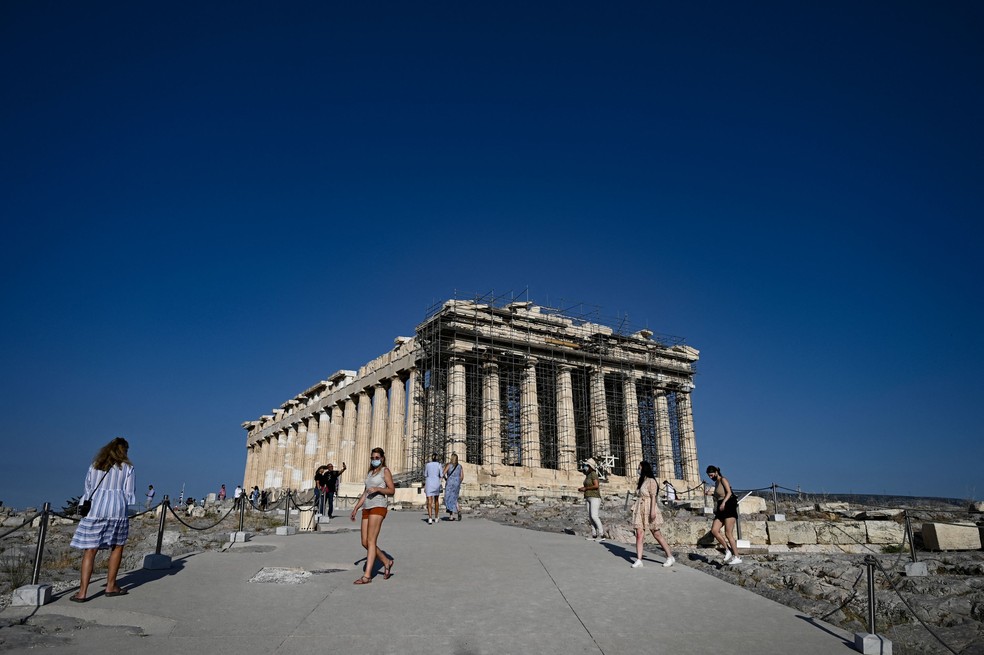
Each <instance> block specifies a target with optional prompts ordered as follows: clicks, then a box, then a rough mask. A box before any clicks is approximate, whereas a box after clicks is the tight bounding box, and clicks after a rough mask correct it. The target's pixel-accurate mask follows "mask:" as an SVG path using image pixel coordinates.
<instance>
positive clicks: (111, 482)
mask: <svg viewBox="0 0 984 655" xmlns="http://www.w3.org/2000/svg"><path fill="white" fill-rule="evenodd" d="M103 475H105V476H106V478H105V479H103ZM100 480H102V482H100ZM97 485H98V487H99V488H98V489H97V488H96V486H97ZM134 489H135V483H134V480H133V467H132V466H130V465H129V464H117V465H116V466H114V467H112V468H110V469H109V470H108V471H100V470H98V469H95V468H93V467H92V466H90V467H89V472H88V473H86V474H85V492H84V493H83V494H82V497H81V499H79V503H80V504H81V503H82V502H84V501H85V500H86V499H89V498H91V499H92V509H91V510H90V511H89V515H88V516H86V517H84V518H83V519H82V520H81V521H80V522H79V527H78V528H76V529H75V536H73V537H72V547H73V548H83V549H85V548H103V549H104V548H111V547H113V546H122V545H124V544H125V543H126V540H127V537H129V536H130V519H129V518H128V517H127V512H126V508H127V505H132V504H134V503H136V502H137V498H136V496H135V495H134Z"/></svg>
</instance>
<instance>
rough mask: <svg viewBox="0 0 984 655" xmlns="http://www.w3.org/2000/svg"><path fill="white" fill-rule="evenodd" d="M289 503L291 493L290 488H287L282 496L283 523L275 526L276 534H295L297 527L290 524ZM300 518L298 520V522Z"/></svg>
mask: <svg viewBox="0 0 984 655" xmlns="http://www.w3.org/2000/svg"><path fill="white" fill-rule="evenodd" d="M290 503H291V493H290V489H288V490H287V496H286V497H285V498H284V524H283V525H282V526H280V527H279V528H277V534H278V535H280V536H285V535H292V534H297V528H295V527H293V526H292V525H291V524H290ZM299 523H300V520H298V524H299Z"/></svg>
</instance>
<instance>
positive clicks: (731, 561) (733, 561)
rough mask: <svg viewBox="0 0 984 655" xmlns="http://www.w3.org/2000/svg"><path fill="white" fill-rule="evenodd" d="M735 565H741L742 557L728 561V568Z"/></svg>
mask: <svg viewBox="0 0 984 655" xmlns="http://www.w3.org/2000/svg"><path fill="white" fill-rule="evenodd" d="M735 564H741V558H740V557H732V558H731V559H730V560H729V561H728V566H734V565H735Z"/></svg>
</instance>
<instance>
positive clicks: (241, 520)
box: [239, 501, 252, 532]
mask: <svg viewBox="0 0 984 655" xmlns="http://www.w3.org/2000/svg"><path fill="white" fill-rule="evenodd" d="M250 502H252V501H250ZM245 522H246V501H243V502H241V503H239V531H240V532H242V531H243V525H244V524H245Z"/></svg>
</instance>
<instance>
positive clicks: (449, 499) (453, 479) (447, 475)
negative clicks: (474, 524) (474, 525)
mask: <svg viewBox="0 0 984 655" xmlns="http://www.w3.org/2000/svg"><path fill="white" fill-rule="evenodd" d="M444 480H445V484H444V507H445V508H446V509H447V510H448V514H450V515H451V519H450V520H452V521H453V520H454V515H455V514H457V515H458V520H459V521H460V520H461V509H460V508H459V507H458V494H459V493H460V492H461V483H462V482H464V480H465V474H464V471H462V470H461V464H459V463H458V454H457V453H451V461H450V462H448V463H447V464H446V465H445V467H444Z"/></svg>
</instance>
